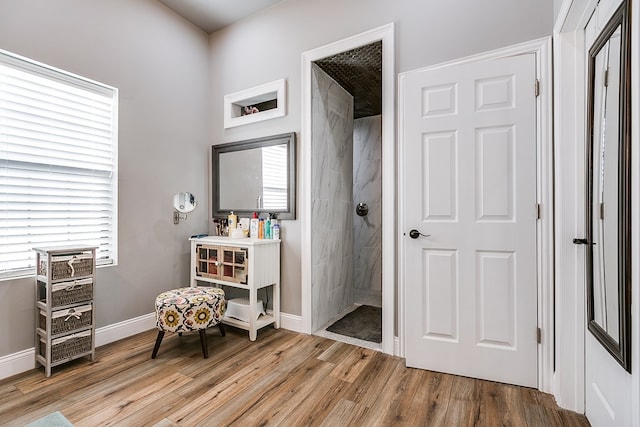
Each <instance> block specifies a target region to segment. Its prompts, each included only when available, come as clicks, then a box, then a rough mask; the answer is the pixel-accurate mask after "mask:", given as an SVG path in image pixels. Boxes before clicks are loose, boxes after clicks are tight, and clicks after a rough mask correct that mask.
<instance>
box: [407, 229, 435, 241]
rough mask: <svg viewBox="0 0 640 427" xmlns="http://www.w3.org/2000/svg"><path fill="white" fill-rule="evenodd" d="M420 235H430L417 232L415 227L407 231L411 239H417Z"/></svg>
mask: <svg viewBox="0 0 640 427" xmlns="http://www.w3.org/2000/svg"><path fill="white" fill-rule="evenodd" d="M420 236H422V237H429V236H431V234H422V233H421V232H419V231H418V230H416V229H415V228H414V229H413V230H411V231H409V237H411V238H412V239H417V238H418V237H420Z"/></svg>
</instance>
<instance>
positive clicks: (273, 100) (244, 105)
mask: <svg viewBox="0 0 640 427" xmlns="http://www.w3.org/2000/svg"><path fill="white" fill-rule="evenodd" d="M286 87H287V85H286V80H285V79H280V80H276V81H273V82H270V83H265V84H263V85H259V86H255V87H252V88H249V89H245V90H241V91H239V92H235V93H232V94H229V95H225V97H224V127H225V129H228V128H231V127H235V126H240V125H246V124H249V123H255V122H260V121H263V120H268V119H274V118H276V117H282V116H285V115H286V114H287V111H286V110H287V105H286V104H287V101H286V99H287V97H286Z"/></svg>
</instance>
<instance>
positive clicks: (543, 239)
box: [398, 37, 554, 392]
mask: <svg viewBox="0 0 640 427" xmlns="http://www.w3.org/2000/svg"><path fill="white" fill-rule="evenodd" d="M523 54H534V55H535V56H536V77H537V79H538V81H539V93H540V95H539V96H538V97H537V98H536V104H537V105H536V114H537V120H536V121H537V123H536V133H537V135H536V145H537V147H536V152H537V183H536V187H537V190H536V193H537V194H536V197H537V202H538V203H539V205H540V220H539V221H538V225H537V244H536V246H537V250H536V253H537V256H538V260H537V273H538V277H537V285H538V327H539V328H540V329H541V330H542V334H541V341H542V342H541V344H540V345H539V346H538V389H540V390H542V391H545V392H550V391H551V383H552V381H551V380H552V374H553V351H554V348H553V346H554V324H553V191H552V190H553V167H552V166H553V163H552V162H553V144H552V142H553V138H552V109H551V105H552V81H551V80H552V73H551V38H549V37H546V38H542V39H538V40H533V41H530V42H526V43H522V44H518V45H514V46H509V47H505V48H502V49H497V50H493V51H490V52H485V53H482V54H478V55H473V56H469V57H466V58H461V59H457V60H454V61H451V62H446V63H443V64H438V65H434V66H431V67H426V68H423V69H421V70H424V71H426V70H434V69H438V68H445V67H449V66H452V65H459V64H465V63H470V62H476V61H486V60H491V59H498V58H504V57H509V56H515V55H523ZM414 71H418V70H414ZM411 72H413V71H411ZM405 78H406V73H401V74H399V76H398V123H399V124H401V123H403V117H404V114H405V113H404V111H402V108H403V107H402V106H403V105H404V103H403V99H402V98H403V96H404V88H405ZM531 90H534V82H532V83H531ZM403 131H404V129H402V126H401V125H399V126H398V152H399V153H402V152H404V149H405V148H404V146H405V135H404V133H403ZM398 170H399V171H403V170H404V164H403V158H402V156H398ZM398 178H399V180H400V186H399V188H400V190H399V200H398V202H399V203H398V218H399V230H398V231H399V234H402V232H403V231H405V232H406V224H404V223H403V222H404V211H403V209H404V206H405V202H406V200H407V198H408V197H410V195H408V194H405V188H406V186H405V182H404V175H403V174H402V172H401V173H400V175H399V176H398ZM398 248H399V258H398V259H399V263H402V262H403V260H404V259H405V254H404V245H403V244H399V245H398ZM405 289H406V278H405V277H404V273H403V269H402V268H399V287H398V311H399V313H400V316H399V317H398V330H399V333H400V342H399V348H400V356H404V354H405V353H404V351H405V345H404V344H405V341H404V339H405V338H404V337H405V335H406V328H408V327H411V325H407V324H406V320H405V318H404V314H405V308H404V297H405ZM532 333H535V331H532Z"/></svg>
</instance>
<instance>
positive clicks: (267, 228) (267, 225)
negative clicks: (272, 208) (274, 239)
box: [264, 214, 271, 239]
mask: <svg viewBox="0 0 640 427" xmlns="http://www.w3.org/2000/svg"><path fill="white" fill-rule="evenodd" d="M264 238H265V239H270V238H271V214H269V216H268V217H267V221H266V222H265V223H264Z"/></svg>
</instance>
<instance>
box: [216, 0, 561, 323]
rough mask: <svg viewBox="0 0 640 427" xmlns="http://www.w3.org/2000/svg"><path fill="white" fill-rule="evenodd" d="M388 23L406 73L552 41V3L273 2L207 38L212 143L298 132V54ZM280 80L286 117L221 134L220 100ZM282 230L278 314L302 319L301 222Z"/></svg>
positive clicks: (549, 0) (546, 0)
mask: <svg viewBox="0 0 640 427" xmlns="http://www.w3.org/2000/svg"><path fill="white" fill-rule="evenodd" d="M391 22H393V23H395V26H396V52H395V56H396V70H397V71H398V72H403V71H408V70H412V69H416V68H420V67H425V66H427V65H432V64H437V63H440V62H443V61H448V60H452V59H456V58H460V57H463V56H467V55H470V54H474V53H479V52H484V51H487V50H491V49H496V48H499V47H503V46H508V45H512V44H515V43H519V42H524V41H528V40H532V39H536V38H540V37H544V36H550V35H551V32H552V27H553V0H518V1H504V0H484V1H474V0H452V1H442V0H394V1H389V0H349V1H344V0H288V1H283V2H281V3H278V4H277V5H275V6H273V7H271V8H269V9H266V10H265V11H263V12H261V13H257V14H255V15H253V16H251V17H249V18H247V19H245V20H243V21H241V22H239V23H236V24H234V25H231V26H229V27H227V28H225V29H223V30H220V31H218V32H215V33H213V34H212V35H211V38H210V42H211V43H210V51H211V79H212V85H211V96H210V98H211V102H212V107H213V112H212V115H211V124H210V126H211V127H210V131H211V136H212V141H214V142H215V143H222V142H230V141H236V140H242V139H248V138H256V137H260V136H264V135H275V134H279V133H285V132H292V131H294V132H300V128H301V119H302V118H301V97H302V95H301V93H300V91H301V85H302V81H301V54H302V53H303V52H305V51H307V50H310V49H314V48H317V47H320V46H323V45H325V44H328V43H331V42H334V41H336V40H340V39H343V38H346V37H349V36H352V35H354V34H358V33H361V32H363V31H366V30H369V29H371V28H375V27H379V26H381V25H385V24H388V23H391ZM281 78H285V79H287V88H288V96H287V102H288V105H287V116H286V117H283V118H278V119H273V120H267V121H263V122H259V123H254V124H250V125H246V126H238V127H236V128H232V129H224V127H223V97H224V95H225V94H229V93H233V92H236V91H239V90H243V89H247V88H250V87H253V86H257V85H259V84H263V83H266V82H271V81H274V80H277V79H281ZM300 173H301V170H300V167H299V168H298V177H299V176H300ZM298 212H299V210H298ZM282 227H283V237H284V242H283V249H282V310H283V311H284V312H286V313H290V314H297V315H299V314H301V295H300V290H301V284H300V281H301V271H300V252H301V244H300V234H301V230H300V220H299V219H298V220H296V221H282Z"/></svg>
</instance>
